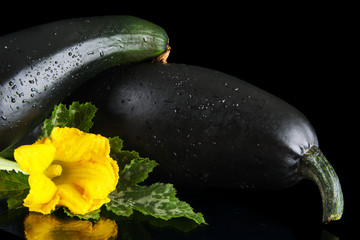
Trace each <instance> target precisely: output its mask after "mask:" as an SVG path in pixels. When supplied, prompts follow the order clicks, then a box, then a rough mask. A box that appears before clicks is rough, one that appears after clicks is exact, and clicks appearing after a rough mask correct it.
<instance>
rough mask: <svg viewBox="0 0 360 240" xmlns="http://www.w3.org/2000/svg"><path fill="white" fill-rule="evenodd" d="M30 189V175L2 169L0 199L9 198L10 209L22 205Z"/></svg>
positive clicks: (0, 173) (0, 174) (0, 172)
mask: <svg viewBox="0 0 360 240" xmlns="http://www.w3.org/2000/svg"><path fill="white" fill-rule="evenodd" d="M29 189H30V186H29V183H28V175H25V174H23V173H22V172H16V171H6V170H1V171H0V199H3V198H8V199H7V203H8V208H9V209H15V208H19V207H22V206H23V200H24V198H25V197H26V195H27V194H28V193H29Z"/></svg>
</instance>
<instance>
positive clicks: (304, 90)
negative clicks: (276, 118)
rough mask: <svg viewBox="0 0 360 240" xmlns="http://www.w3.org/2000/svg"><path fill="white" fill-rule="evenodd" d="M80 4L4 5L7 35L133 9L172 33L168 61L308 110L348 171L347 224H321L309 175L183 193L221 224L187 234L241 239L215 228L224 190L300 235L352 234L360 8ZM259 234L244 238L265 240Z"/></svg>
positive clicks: (330, 154) (343, 176) (2, 25)
mask: <svg viewBox="0 0 360 240" xmlns="http://www.w3.org/2000/svg"><path fill="white" fill-rule="evenodd" d="M74 4H75V2H69V3H67V2H63V1H61V2H60V1H55V2H51V3H50V2H47V3H44V4H41V3H39V4H35V3H34V2H31V3H13V4H5V3H4V5H3V6H1V9H0V11H1V14H0V15H1V16H0V17H1V18H0V35H5V34H7V33H10V32H13V31H17V30H21V29H23V28H26V27H30V26H33V25H37V24H41V23H46V22H50V21H55V20H60V19H64V18H73V17H86V16H97V15H109V14H121V15H123V14H126V15H134V16H137V17H141V18H144V19H147V20H149V21H151V22H154V23H156V24H157V25H159V26H161V27H163V28H164V29H165V30H166V32H167V33H168V35H169V38H170V46H171V47H172V51H171V54H170V57H169V59H168V61H169V62H176V63H186V64H192V65H199V66H204V67H208V68H212V69H215V70H219V71H222V72H225V73H228V74H230V75H234V76H237V77H238V78H241V79H243V80H246V81H248V82H250V83H252V84H254V85H256V86H258V87H260V88H262V89H265V90H266V91H268V92H270V93H272V94H274V95H276V96H278V97H280V98H282V99H283V100H285V101H287V102H288V103H290V104H292V105H293V106H295V107H296V108H298V109H299V110H300V111H301V112H303V113H304V114H305V115H306V116H307V117H308V118H309V120H310V122H311V123H312V124H313V126H314V128H315V129H316V132H317V135H318V138H319V143H320V148H321V149H322V151H323V153H324V154H325V155H326V156H327V158H328V160H329V161H330V162H331V163H332V165H333V166H334V168H335V170H336V171H337V173H338V175H339V178H340V181H341V183H342V187H343V192H344V198H345V211H344V215H343V218H342V220H340V221H338V222H334V223H330V224H327V225H324V224H321V200H320V196H319V192H318V190H317V188H316V186H315V185H314V184H312V183H309V182H306V181H304V182H302V183H300V184H298V185H297V186H294V187H293V188H290V189H285V190H278V191H271V192H261V193H259V192H256V193H252V192H250V193H244V192H241V193H239V192H232V193H228V192H227V193H215V194H214V193H212V192H204V193H191V192H187V191H186V190H181V189H180V190H179V193H178V195H179V197H180V198H183V199H184V198H185V199H184V200H186V201H188V202H189V203H191V204H192V205H194V207H195V209H196V210H197V211H202V212H204V214H205V217H206V214H208V216H210V219H213V221H214V222H209V224H210V225H209V226H210V227H209V229H210V230H209V229H205V230H204V229H202V230H200V231H201V233H197V232H195V233H194V234H190V235H187V236H186V239H192V237H194V239H203V238H201V234H204V236H205V235H206V233H207V232H212V233H213V232H214V233H215V234H214V235H213V236H218V235H219V236H220V235H221V234H222V232H221V231H224V232H226V234H225V235H226V236H227V238H228V239H238V238H237V236H235V235H234V236H232V237H229V236H231V235H230V234H231V232H232V230H231V229H235V228H237V227H238V226H237V225H236V224H235V223H233V222H231V221H229V223H226V224H227V227H228V230H224V229H223V228H221V229H220V228H219V231H217V229H216V227H215V226H217V224H218V222H216V219H217V216H218V215H216V209H218V213H219V214H220V212H221V211H220V210H219V209H221V207H216V202H220V204H222V205H224V201H223V203H221V197H220V198H219V195H220V196H221V195H224V196H226V197H224V199H226V198H230V199H231V201H230V202H229V203H228V205H229V206H236V204H237V203H238V204H239V205H238V206H242V207H245V208H249V209H251V211H255V212H256V213H257V214H260V215H261V216H264V217H265V218H266V219H271V221H275V222H277V223H279V224H280V225H281V226H284V228H286V229H288V230H289V231H290V233H291V234H292V235H293V236H294V239H320V238H321V237H320V236H321V234H322V233H323V232H324V231H326V232H328V233H331V234H332V235H334V236H336V237H338V238H339V239H347V238H346V235H347V234H349V233H350V232H351V231H352V230H353V229H352V227H350V224H351V223H352V217H353V216H356V215H357V214H358V213H359V210H358V208H357V207H356V206H355V203H356V199H355V198H354V197H355V193H356V191H357V188H358V183H359V180H357V177H358V174H356V170H355V166H356V165H355V163H356V162H357V161H358V155H357V150H358V147H357V144H356V143H357V142H358V139H357V136H358V126H357V123H358V115H357V113H358V109H359V107H358V102H359V101H358V98H357V97H358V96H357V94H356V93H357V92H358V91H357V89H358V85H357V81H358V80H359V78H358V75H355V76H354V75H352V74H353V72H354V69H355V61H356V60H357V59H358V55H357V54H356V53H355V44H354V43H355V40H354V38H355V36H356V34H355V33H356V32H357V31H358V28H355V26H354V21H355V13H354V12H353V9H354V6H350V5H349V6H347V5H345V4H342V5H338V4H336V3H323V4H313V3H311V4H305V3H297V4H295V3H294V4H291V5H290V4H286V3H285V4H273V3H271V4H269V3H268V4H260V3H257V4H253V5H251V6H250V5H248V4H243V3H240V4H239V3H236V2H234V3H233V4H226V3H225V2H222V3H216V2H214V3H206V4H201V3H200V4H199V3H197V2H195V1H193V2H191V3H187V2H174V3H172V2H170V1H168V2H167V3H161V2H145V3H141V2H136V3H134V4H127V3H126V4H125V3H124V2H122V1H119V2H111V3H109V2H105V1H99V2H90V1H88V2H86V3H82V4H80V3H76V6H74ZM214 195H216V196H217V197H214ZM212 197H213V198H212ZM209 199H216V201H215V200H209ZM204 201H206V202H207V203H206V204H205V203H204ZM225 202H226V201H225ZM210 203H211V204H212V205H213V207H214V212H215V213H214V214H213V215H212V211H211V210H209V209H211V208H212V205H211V204H210ZM225 205H227V204H225ZM203 206H206V207H203ZM221 216H222V217H223V219H225V220H226V217H227V216H223V215H221ZM245 217H246V216H245ZM228 219H229V218H228ZM212 223H213V224H212ZM232 224H233V225H232ZM214 225H215V226H214ZM226 229H227V228H226ZM217 234H218V235H217ZM234 234H235V233H234ZM165 235H166V234H165ZM170 235H171V234H170ZM170 235H169V236H170ZM250 235H251V234H248V235H246V236H248V238H245V239H258V238H251V236H250ZM249 236H250V237H249ZM351 236H353V237H355V238H356V237H357V236H356V235H351ZM155 237H156V234H155V235H154V238H155ZM173 237H174V236H173ZM204 238H205V237H204ZM155 239H156V238H155ZM161 239H166V238H161ZM207 239H210V238H208V237H207ZM214 239H216V238H214ZM224 239H225V238H224ZM239 239H241V238H239ZM259 239H262V238H259ZM264 239H272V238H270V236H269V238H264ZM335 239H336V238H335Z"/></svg>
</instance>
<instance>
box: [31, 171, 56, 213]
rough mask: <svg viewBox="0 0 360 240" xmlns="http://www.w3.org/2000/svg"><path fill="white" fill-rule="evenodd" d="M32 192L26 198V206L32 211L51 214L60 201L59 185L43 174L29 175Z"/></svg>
mask: <svg viewBox="0 0 360 240" xmlns="http://www.w3.org/2000/svg"><path fill="white" fill-rule="evenodd" d="M29 185H30V192H29V194H28V195H27V197H26V198H25V199H24V206H25V207H29V210H30V211H35V212H41V213H44V214H49V213H50V212H51V211H53V210H55V206H56V205H57V204H58V202H59V196H57V194H56V193H57V187H56V185H55V183H53V182H52V181H51V180H50V179H49V178H47V177H46V176H45V175H43V174H35V175H34V174H32V175H30V176H29Z"/></svg>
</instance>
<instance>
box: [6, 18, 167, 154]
mask: <svg viewBox="0 0 360 240" xmlns="http://www.w3.org/2000/svg"><path fill="white" fill-rule="evenodd" d="M167 42H168V37H167V34H166V32H165V31H164V30H163V29H162V28H161V27H159V26H157V25H155V24H153V23H150V22H148V21H145V20H142V19H139V18H136V17H132V16H104V17H90V18H76V19H67V20H62V21H57V22H52V23H48V24H44V25H39V26H35V27H32V28H29V29H25V30H21V31H18V32H15V33H12V34H9V35H6V36H3V37H1V38H0V136H1V137H0V151H2V150H4V149H6V148H7V147H9V146H12V145H13V144H15V143H16V142H17V141H18V140H20V139H21V138H22V137H23V136H25V135H26V134H27V133H28V132H29V131H31V130H32V129H33V128H34V127H35V126H37V125H38V124H40V123H41V122H42V121H43V119H44V118H45V117H46V116H48V114H49V113H50V112H51V110H52V109H53V107H54V105H55V104H58V103H59V102H60V101H61V100H62V99H63V98H64V97H65V96H67V95H68V93H70V92H71V91H73V90H74V89H75V88H76V87H78V86H80V85H81V84H83V83H84V82H85V81H86V80H87V79H88V78H90V77H92V76H94V75H95V74H97V73H99V72H101V71H103V70H105V69H107V68H109V67H111V66H114V65H118V64H122V63H129V62H139V61H143V60H146V59H151V58H154V57H157V56H158V55H160V54H161V53H162V52H164V51H165V50H166V49H167Z"/></svg>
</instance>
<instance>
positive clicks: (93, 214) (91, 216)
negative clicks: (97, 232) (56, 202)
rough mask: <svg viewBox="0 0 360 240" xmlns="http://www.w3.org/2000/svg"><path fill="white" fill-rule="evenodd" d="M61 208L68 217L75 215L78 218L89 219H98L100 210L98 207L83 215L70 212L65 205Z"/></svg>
mask: <svg viewBox="0 0 360 240" xmlns="http://www.w3.org/2000/svg"><path fill="white" fill-rule="evenodd" d="M63 209H64V213H65V214H66V215H68V216H69V217H72V218H74V217H77V218H79V219H81V220H90V219H92V220H99V219H100V211H101V210H100V209H98V210H95V211H92V212H89V213H86V214H84V215H81V214H73V213H72V212H70V211H69V209H67V208H65V207H64V208H63Z"/></svg>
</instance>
